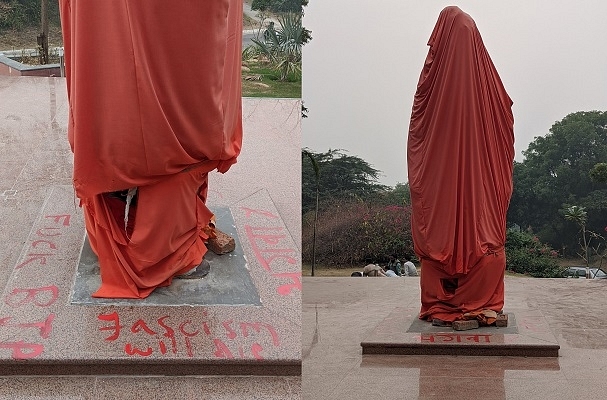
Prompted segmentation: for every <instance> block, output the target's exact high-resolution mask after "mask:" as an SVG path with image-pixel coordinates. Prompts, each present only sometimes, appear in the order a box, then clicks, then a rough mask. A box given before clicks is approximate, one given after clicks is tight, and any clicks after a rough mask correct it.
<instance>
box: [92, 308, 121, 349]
mask: <svg viewBox="0 0 607 400" xmlns="http://www.w3.org/2000/svg"><path fill="white" fill-rule="evenodd" d="M97 319H99V320H101V321H107V322H113V325H110V326H102V327H101V328H99V330H100V331H112V330H113V331H114V334H112V335H110V336H108V337H106V338H105V340H107V341H108V342H112V341H114V340H116V339H118V337H119V336H120V329H122V325H120V317H119V316H118V313H117V312H116V311H114V312H113V313H111V314H100V315H98V316H97Z"/></svg>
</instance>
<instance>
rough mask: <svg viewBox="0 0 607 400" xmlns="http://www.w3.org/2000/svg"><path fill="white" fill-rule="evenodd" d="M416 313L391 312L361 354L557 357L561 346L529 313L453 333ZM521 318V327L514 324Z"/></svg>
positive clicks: (365, 342) (363, 344)
mask: <svg viewBox="0 0 607 400" xmlns="http://www.w3.org/2000/svg"><path fill="white" fill-rule="evenodd" d="M418 312H419V307H417V308H415V309H410V308H405V307H395V308H394V310H393V311H392V312H391V313H390V314H389V315H388V316H387V317H386V318H385V319H384V320H383V321H381V322H380V323H379V324H378V325H377V327H376V328H375V329H374V330H373V331H372V332H371V333H370V334H369V337H368V338H367V339H365V340H363V341H362V342H361V344H360V345H361V347H362V353H363V354H396V355H454V356H516V357H558V354H559V353H558V352H559V348H560V346H559V345H558V342H557V340H556V338H555V337H554V335H553V334H552V332H551V331H550V329H549V328H548V324H547V323H546V321H545V318H544V317H543V316H540V315H537V314H536V313H534V312H533V311H530V310H529V309H524V310H517V312H516V313H514V312H505V314H507V315H508V326H507V327H496V326H483V327H479V328H477V329H470V330H466V331H455V330H453V328H452V327H449V326H433V325H432V323H431V322H429V321H422V320H420V319H419V318H418ZM517 316H518V318H521V324H519V323H518V321H517Z"/></svg>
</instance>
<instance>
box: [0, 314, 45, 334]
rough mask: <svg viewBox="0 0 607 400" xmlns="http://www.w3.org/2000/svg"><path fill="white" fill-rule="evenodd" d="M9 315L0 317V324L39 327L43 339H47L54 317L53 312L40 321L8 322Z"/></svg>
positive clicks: (16, 326)
mask: <svg viewBox="0 0 607 400" xmlns="http://www.w3.org/2000/svg"><path fill="white" fill-rule="evenodd" d="M10 319H11V317H7V318H2V319H0V326H6V327H15V328H38V329H40V336H41V337H42V338H43V339H47V338H48V337H49V335H50V334H51V331H52V330H53V327H52V323H53V320H54V319H55V314H49V316H48V317H46V319H45V320H44V321H42V322H33V323H25V324H9V323H8V321H9V320H10Z"/></svg>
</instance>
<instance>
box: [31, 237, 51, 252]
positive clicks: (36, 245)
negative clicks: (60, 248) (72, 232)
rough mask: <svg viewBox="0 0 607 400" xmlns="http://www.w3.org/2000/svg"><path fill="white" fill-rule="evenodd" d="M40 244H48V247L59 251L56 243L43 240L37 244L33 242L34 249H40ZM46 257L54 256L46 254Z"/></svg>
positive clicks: (37, 241)
mask: <svg viewBox="0 0 607 400" xmlns="http://www.w3.org/2000/svg"><path fill="white" fill-rule="evenodd" d="M40 243H46V244H48V247H50V248H51V249H53V250H57V245H56V244H55V243H53V242H51V241H49V240H43V239H41V240H36V241H35V242H32V247H33V248H36V247H38V245H39V244H40ZM44 255H52V254H44Z"/></svg>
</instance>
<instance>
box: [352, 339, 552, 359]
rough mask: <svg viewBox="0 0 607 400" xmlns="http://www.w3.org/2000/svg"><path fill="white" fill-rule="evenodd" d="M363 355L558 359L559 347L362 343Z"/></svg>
mask: <svg viewBox="0 0 607 400" xmlns="http://www.w3.org/2000/svg"><path fill="white" fill-rule="evenodd" d="M361 346H362V354H392V355H453V356H514V357H558V356H559V349H560V346H559V345H478V344H474V345H468V346H466V345H449V344H425V343H369V342H362V343H361Z"/></svg>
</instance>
